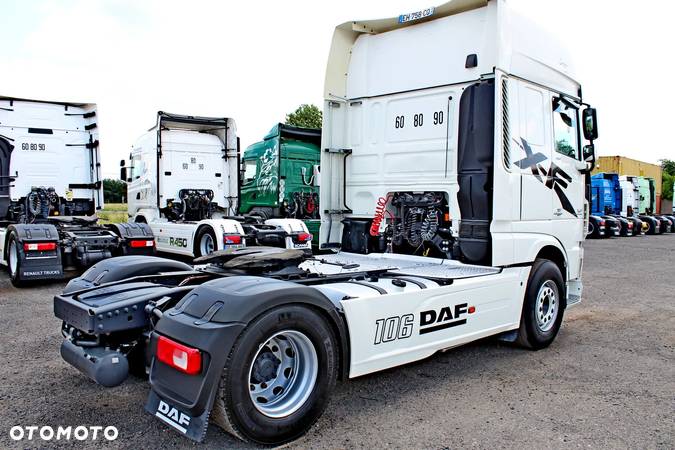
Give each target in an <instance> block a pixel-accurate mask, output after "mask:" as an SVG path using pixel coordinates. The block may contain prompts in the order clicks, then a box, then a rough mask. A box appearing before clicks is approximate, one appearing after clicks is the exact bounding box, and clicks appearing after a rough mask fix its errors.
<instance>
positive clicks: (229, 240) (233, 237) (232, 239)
mask: <svg viewBox="0 0 675 450" xmlns="http://www.w3.org/2000/svg"><path fill="white" fill-rule="evenodd" d="M223 243H224V244H225V245H239V244H241V235H239V234H226V235H225V236H223Z"/></svg>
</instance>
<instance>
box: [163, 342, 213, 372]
mask: <svg viewBox="0 0 675 450" xmlns="http://www.w3.org/2000/svg"><path fill="white" fill-rule="evenodd" d="M156 356H157V359H158V360H160V361H161V362H163V363H164V364H166V365H167V366H170V367H173V368H174V369H176V370H178V371H180V372H183V373H186V374H188V375H196V374H198V373H199V372H201V370H202V354H201V352H200V351H199V350H197V349H196V348H191V347H187V346H185V345H183V344H179V343H178V342H176V341H173V340H171V339H169V338H167V337H164V336H160V337H159V339H158V340H157V355H156Z"/></svg>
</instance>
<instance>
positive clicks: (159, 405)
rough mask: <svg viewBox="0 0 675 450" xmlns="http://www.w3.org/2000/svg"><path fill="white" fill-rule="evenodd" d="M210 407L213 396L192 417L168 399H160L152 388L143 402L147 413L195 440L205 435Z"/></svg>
mask: <svg viewBox="0 0 675 450" xmlns="http://www.w3.org/2000/svg"><path fill="white" fill-rule="evenodd" d="M212 408H213V398H212V399H211V400H210V401H209V404H208V407H207V408H206V409H205V410H204V412H203V413H202V414H201V415H200V416H196V417H194V416H191V415H190V414H189V413H186V412H183V411H181V410H180V409H179V408H177V407H175V406H173V405H172V404H171V402H170V401H168V400H164V399H162V398H161V397H160V396H159V395H157V394H156V393H155V391H154V390H152V389H151V390H150V395H149V396H148V401H147V402H146V404H145V410H146V411H147V412H148V413H150V414H152V415H153V416H155V417H156V418H157V419H159V420H161V421H162V422H164V423H165V424H167V425H169V426H170V427H171V428H173V429H175V430H176V431H178V432H180V433H181V434H183V435H184V436H187V437H188V438H190V439H192V440H193V441H196V442H203V441H204V438H205V437H206V430H207V428H208V426H209V416H210V415H211V409H212Z"/></svg>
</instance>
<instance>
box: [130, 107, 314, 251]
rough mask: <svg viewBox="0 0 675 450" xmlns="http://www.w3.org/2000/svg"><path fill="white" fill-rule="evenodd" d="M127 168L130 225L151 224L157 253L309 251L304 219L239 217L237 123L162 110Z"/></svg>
mask: <svg viewBox="0 0 675 450" xmlns="http://www.w3.org/2000/svg"><path fill="white" fill-rule="evenodd" d="M121 166H122V167H121V173H120V177H121V178H122V179H123V180H125V181H126V182H127V196H128V202H127V203H128V213H129V216H130V222H132V223H144V224H148V226H149V227H150V228H151V229H152V232H153V234H154V236H155V240H156V245H157V250H158V251H162V252H167V253H173V254H177V255H184V256H188V257H200V256H204V255H207V254H209V253H211V252H213V251H219V250H225V249H229V248H240V247H243V246H245V245H246V244H247V243H248V245H275V246H282V247H286V248H293V249H303V250H306V251H311V240H312V236H311V234H310V233H309V232H308V230H307V226H306V225H305V224H304V222H302V221H301V220H296V219H269V220H266V221H262V220H259V219H256V218H253V217H239V216H237V207H238V202H239V184H238V180H239V178H238V177H239V139H238V137H237V128H236V124H235V122H234V120H233V119H230V118H216V117H199V116H186V115H178V114H169V113H166V112H162V111H160V112H159V113H158V114H157V123H156V125H155V126H154V127H153V128H151V129H150V130H148V131H147V132H146V133H144V134H143V135H142V136H141V137H140V138H139V139H138V141H137V142H136V143H135V144H134V146H133V148H132V150H131V154H130V162H129V163H127V162H126V161H124V160H123V161H122V162H121Z"/></svg>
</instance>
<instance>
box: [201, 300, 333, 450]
mask: <svg viewBox="0 0 675 450" xmlns="http://www.w3.org/2000/svg"><path fill="white" fill-rule="evenodd" d="M337 369H338V350H337V343H336V339H335V336H334V334H333V331H332V329H331V327H330V325H329V324H328V323H327V322H326V320H325V319H323V318H322V317H321V316H320V315H319V314H318V313H316V312H315V311H313V310H312V309H309V308H305V307H302V306H283V307H280V308H276V309H274V310H272V311H269V312H268V313H265V314H264V315H263V316H261V317H260V318H259V319H257V320H256V321H254V322H253V323H251V325H249V326H248V327H247V328H246V329H245V330H244V331H243V332H242V335H241V336H240V337H239V339H238V340H237V342H236V343H235V345H234V347H233V349H232V351H231V352H230V355H229V357H228V359H227V362H226V363H225V368H224V369H223V374H222V378H221V381H220V388H219V392H218V395H217V396H216V402H215V405H214V408H213V412H214V420H215V422H216V423H217V424H218V425H220V426H221V427H222V428H223V429H224V430H225V431H227V432H229V433H231V434H233V435H235V436H237V437H238V438H240V439H243V440H250V441H254V442H257V443H260V444H266V445H272V444H282V443H284V442H288V441H291V440H293V439H296V438H298V437H300V436H301V435H303V434H304V433H305V432H307V430H308V429H309V428H310V427H311V426H312V425H313V424H314V422H316V421H317V419H318V418H319V417H320V416H321V414H322V413H323V411H324V409H325V408H326V404H327V402H328V398H329V396H330V393H331V391H332V389H333V387H334V386H335V382H336V380H337Z"/></svg>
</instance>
